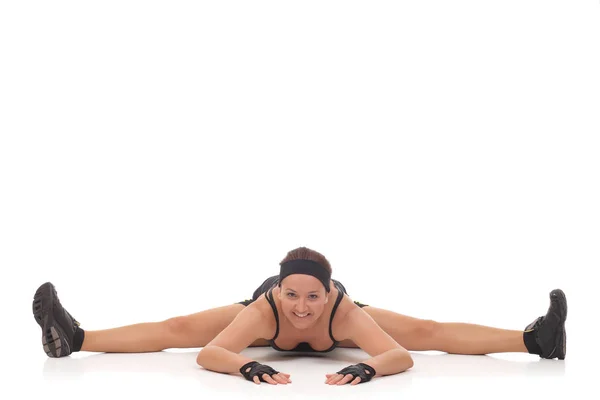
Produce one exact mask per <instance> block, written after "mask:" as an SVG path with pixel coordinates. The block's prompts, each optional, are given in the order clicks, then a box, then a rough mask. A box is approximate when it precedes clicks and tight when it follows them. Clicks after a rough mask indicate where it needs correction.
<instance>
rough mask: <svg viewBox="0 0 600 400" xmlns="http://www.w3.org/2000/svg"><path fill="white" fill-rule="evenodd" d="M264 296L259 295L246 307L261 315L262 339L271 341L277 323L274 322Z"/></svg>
mask: <svg viewBox="0 0 600 400" xmlns="http://www.w3.org/2000/svg"><path fill="white" fill-rule="evenodd" d="M265 296H266V294H265V293H263V294H261V295H260V296H259V297H258V298H257V299H256V300H255V301H253V302H252V303H251V304H250V305H249V306H248V307H252V308H254V309H255V310H257V311H259V312H260V313H261V315H262V316H261V321H262V324H263V327H264V329H263V336H264V337H263V339H272V338H273V337H274V336H275V330H276V329H277V321H276V320H275V314H274V313H273V308H272V307H271V304H270V303H269V301H268V300H267V298H266V297H265Z"/></svg>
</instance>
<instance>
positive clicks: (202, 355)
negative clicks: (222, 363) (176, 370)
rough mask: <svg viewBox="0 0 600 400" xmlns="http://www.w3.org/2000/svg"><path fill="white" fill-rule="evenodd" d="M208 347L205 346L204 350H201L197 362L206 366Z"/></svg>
mask: <svg viewBox="0 0 600 400" xmlns="http://www.w3.org/2000/svg"><path fill="white" fill-rule="evenodd" d="M207 349H208V348H207V347H204V348H203V349H202V350H200V352H199V353H198V356H197V357H196V364H198V365H199V366H201V367H204V363H205V359H206V356H207Z"/></svg>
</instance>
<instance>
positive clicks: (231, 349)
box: [196, 307, 264, 373]
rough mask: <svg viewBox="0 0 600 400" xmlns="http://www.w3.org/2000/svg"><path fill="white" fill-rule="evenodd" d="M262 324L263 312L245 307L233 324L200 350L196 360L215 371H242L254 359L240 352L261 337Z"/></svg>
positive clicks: (202, 365)
mask: <svg viewBox="0 0 600 400" xmlns="http://www.w3.org/2000/svg"><path fill="white" fill-rule="evenodd" d="M262 326H264V323H263V318H262V313H261V312H260V311H259V310H258V309H256V308H254V307H247V308H245V309H244V310H242V311H241V312H240V313H239V314H238V315H237V316H236V317H235V319H234V320H233V321H232V322H231V324H229V325H228V326H227V327H226V328H225V329H223V330H222V331H221V333H219V334H218V335H217V336H216V337H215V338H214V339H213V340H212V341H211V342H210V343H208V344H207V345H206V346H204V348H203V349H202V350H200V353H198V357H197V358H196V362H197V363H198V365H200V366H201V367H203V368H206V369H208V370H211V371H215V372H223V373H234V372H240V368H241V367H242V366H243V365H244V364H246V363H248V362H250V361H254V360H252V359H250V358H248V357H245V356H242V355H241V354H238V353H240V352H241V351H242V350H244V349H245V348H246V347H248V346H250V344H252V343H253V342H254V341H255V340H256V339H260V337H261V333H262V332H260V327H262Z"/></svg>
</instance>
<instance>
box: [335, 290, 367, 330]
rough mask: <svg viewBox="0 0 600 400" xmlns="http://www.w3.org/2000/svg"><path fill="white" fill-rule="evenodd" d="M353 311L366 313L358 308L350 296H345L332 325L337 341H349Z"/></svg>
mask: <svg viewBox="0 0 600 400" xmlns="http://www.w3.org/2000/svg"><path fill="white" fill-rule="evenodd" d="M352 311H356V312H364V310H362V309H361V308H360V307H359V306H357V305H356V304H355V303H354V301H352V299H351V298H350V297H348V295H346V294H344V297H343V298H342V300H341V301H340V304H339V305H338V308H337V310H336V312H335V317H334V318H333V321H332V323H331V330H332V333H333V337H335V338H336V340H338V341H342V340H345V339H348V324H349V323H351V322H350V320H349V316H350V313H351V312H352Z"/></svg>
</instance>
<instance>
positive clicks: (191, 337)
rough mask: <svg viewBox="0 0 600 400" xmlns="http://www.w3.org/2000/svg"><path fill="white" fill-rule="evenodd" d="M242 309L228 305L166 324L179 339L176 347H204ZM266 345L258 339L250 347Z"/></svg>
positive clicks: (242, 306)
mask: <svg viewBox="0 0 600 400" xmlns="http://www.w3.org/2000/svg"><path fill="white" fill-rule="evenodd" d="M244 308H245V306H244V305H242V304H230V305H227V306H222V307H217V308H211V309H208V310H204V311H200V312H197V313H194V314H189V315H185V316H181V317H176V318H171V319H170V320H168V321H167V323H169V325H170V326H171V331H172V332H175V333H177V336H179V337H180V338H181V339H180V340H178V341H177V342H178V344H179V346H178V347H184V348H186V347H188V348H189V347H204V346H206V344H207V343H209V342H210V341H211V340H213V339H214V338H215V337H216V336H217V335H218V334H219V333H221V331H222V330H223V329H225V328H226V327H227V326H228V325H229V324H231V322H233V320H234V319H235V317H236V316H237V315H238V314H239V313H240V312H241V311H242V310H243V309H244ZM267 345H268V342H267V341H266V340H264V339H259V340H257V341H255V342H254V343H252V345H251V346H250V347H256V346H267Z"/></svg>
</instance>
